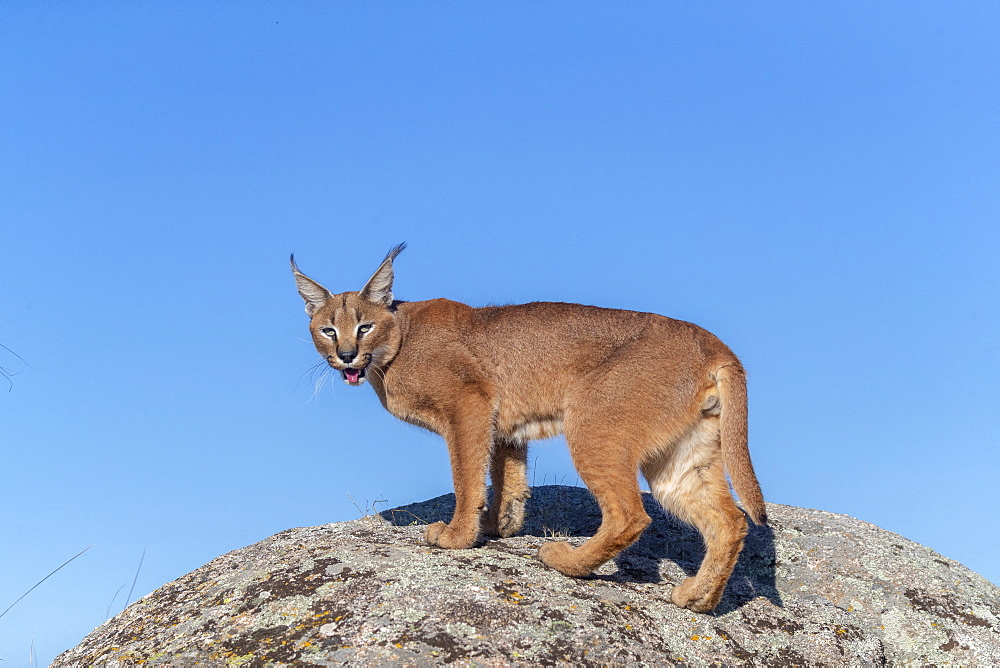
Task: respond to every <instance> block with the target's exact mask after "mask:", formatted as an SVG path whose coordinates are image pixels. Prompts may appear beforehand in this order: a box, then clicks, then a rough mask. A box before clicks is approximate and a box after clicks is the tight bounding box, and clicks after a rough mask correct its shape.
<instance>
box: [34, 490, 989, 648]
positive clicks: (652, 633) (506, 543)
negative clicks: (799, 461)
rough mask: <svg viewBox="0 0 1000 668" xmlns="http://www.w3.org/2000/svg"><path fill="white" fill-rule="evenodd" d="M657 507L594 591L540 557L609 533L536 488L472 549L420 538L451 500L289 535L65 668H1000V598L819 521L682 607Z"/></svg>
mask: <svg viewBox="0 0 1000 668" xmlns="http://www.w3.org/2000/svg"><path fill="white" fill-rule="evenodd" d="M645 501H646V509H647V512H649V514H650V516H651V517H652V518H653V520H654V521H653V524H651V525H650V527H649V528H648V529H647V530H646V532H645V533H644V534H643V536H642V538H641V539H640V540H639V541H638V542H637V543H636V544H635V545H633V546H632V547H631V548H629V549H628V550H626V551H625V552H623V553H622V554H621V555H620V556H619V557H618V558H617V559H615V560H614V561H612V562H609V563H608V564H605V565H604V566H603V567H602V568H601V569H600V570H599V571H598V572H597V573H596V574H594V576H592V577H590V578H583V579H574V578H569V577H566V576H564V575H561V574H560V573H558V572H556V571H554V570H552V569H549V568H547V567H546V566H545V565H544V564H542V563H541V562H540V561H538V560H537V559H536V558H535V552H536V551H537V549H538V547H539V546H540V545H542V544H544V543H545V542H546V541H548V540H552V538H551V536H553V535H556V534H557V535H560V536H568V538H560V540H569V541H570V542H571V543H573V544H579V543H581V542H583V541H584V540H585V539H586V537H587V536H588V535H590V534H592V533H593V531H594V530H595V529H596V528H597V526H598V524H599V523H600V511H599V509H598V508H597V505H596V503H594V501H593V499H592V498H591V497H590V495H589V494H588V492H587V491H586V490H585V489H581V488H575V487H565V486H558V485H550V486H546V487H539V488H535V489H534V490H533V492H532V498H531V500H530V502H529V508H528V519H527V522H526V524H525V527H524V530H523V531H522V532H521V533H520V534H519V535H517V536H514V537H511V538H505V539H496V540H487V541H484V542H483V544H481V545H479V546H477V547H475V548H473V549H469V550H441V549H437V548H431V547H428V546H427V545H425V544H424V543H423V541H422V532H423V526H424V524H426V523H429V522H434V521H438V520H447V519H449V517H450V514H451V511H452V509H453V506H454V496H453V495H450V494H449V495H445V496H442V497H438V498H436V499H432V500H430V501H426V502H423V503H417V504H412V505H410V506H406V507H403V508H396V509H393V510H389V511H385V512H383V513H380V514H379V515H373V516H370V517H366V518H363V519H359V520H355V521H352V522H341V523H337V524H330V525H326V526H321V527H311V528H302V529H290V530H288V531H283V532H281V533H279V534H276V535H274V536H272V537H271V538H268V539H266V540H263V541H261V542H259V543H256V544H254V545H250V546H248V547H245V548H243V549H240V550H236V551H234V552H231V553H229V554H226V555H223V556H221V557H219V558H217V559H215V560H213V561H212V562H210V563H208V564H206V565H205V566H203V567H201V568H199V569H197V570H195V571H193V572H192V573H189V574H188V575H185V576H183V577H181V578H179V579H178V580H175V581H174V582H171V583H169V584H167V585H164V586H163V587H161V588H160V589H158V590H157V591H155V592H153V593H151V594H149V595H148V596H146V597H144V598H142V599H140V600H139V601H137V602H135V603H134V604H132V605H131V606H129V607H128V608H127V609H126V610H125V611H123V612H122V613H121V614H119V615H118V616H116V617H114V618H113V619H111V620H109V621H107V622H105V623H104V624H102V625H101V626H100V627H98V628H97V629H95V630H94V631H93V632H92V633H91V634H90V635H89V636H87V637H86V638H85V639H84V640H83V641H82V642H81V643H80V644H79V645H78V646H77V647H76V648H74V649H72V650H69V651H67V652H65V653H63V654H61V655H60V656H59V657H57V659H56V661H55V662H54V664H53V665H55V666H79V665H95V666H133V665H136V664H138V663H143V664H144V665H189V664H194V663H198V664H199V665H206V666H214V665H217V666H238V665H242V666H263V665H274V664H279V665H280V664H295V665H300V666H340V665H366V664H371V665H375V664H399V665H412V666H429V665H438V664H442V663H455V664H457V665H478V666H484V665H486V666H489V665H509V664H511V663H515V664H516V663H522V664H525V665H532V664H539V665H553V664H558V663H571V664H574V665H585V666H586V665H594V666H597V665H650V666H652V665H657V666H659V665H668V664H684V665H709V664H727V665H739V664H750V665H774V664H795V665H858V664H882V665H884V664H892V665H896V664H904V663H913V664H924V665H928V664H932V665H941V664H945V663H951V664H961V665H1000V588H997V587H996V586H995V585H993V584H992V583H990V582H988V581H987V580H985V579H984V578H982V577H981V576H979V575H977V574H976V573H973V572H972V571H970V570H968V569H967V568H965V567H963V566H962V565H961V564H959V563H957V562H955V561H952V560H949V559H946V558H945V557H942V556H941V555H939V554H937V553H936V552H934V551H933V550H930V549H929V548H926V547H923V546H921V545H918V544H916V543H913V542H911V541H908V540H906V539H905V538H902V537H901V536H898V535H896V534H893V533H890V532H888V531H885V530H883V529H879V528H878V527H875V526H873V525H870V524H867V523H865V522H861V521H859V520H856V519H853V518H850V517H847V516H844V515H835V514H832V513H827V512H823V511H819V510H806V509H802V508H794V507H790V506H782V505H777V504H768V517H769V519H770V525H769V526H768V527H753V528H752V529H751V533H750V535H749V536H748V538H747V542H746V546H745V547H744V550H743V553H742V554H741V555H740V560H739V563H738V564H737V567H736V570H735V572H734V573H733V577H732V578H731V580H730V582H729V585H728V587H727V589H726V594H725V596H724V597H723V599H722V602H721V603H720V605H719V607H718V608H717V609H716V610H715V611H714V612H713V613H712V614H708V615H703V614H695V613H692V612H690V611H688V610H682V609H679V608H677V607H675V606H673V605H672V604H671V603H670V599H669V593H670V588H671V587H672V586H673V585H676V584H678V583H679V582H680V581H682V580H683V579H684V578H685V577H687V576H688V575H691V574H693V573H694V572H695V571H696V570H697V567H698V564H699V563H700V560H701V556H702V549H703V548H702V544H701V539H700V537H699V536H698V534H697V532H695V531H694V530H693V529H691V528H690V527H688V526H686V525H684V524H683V523H680V522H678V521H677V520H676V519H674V518H672V517H670V516H669V515H665V514H663V513H662V511H660V509H659V507H658V506H657V505H656V503H655V502H654V501H653V500H652V499H650V498H648V497H647V498H646V499H645Z"/></svg>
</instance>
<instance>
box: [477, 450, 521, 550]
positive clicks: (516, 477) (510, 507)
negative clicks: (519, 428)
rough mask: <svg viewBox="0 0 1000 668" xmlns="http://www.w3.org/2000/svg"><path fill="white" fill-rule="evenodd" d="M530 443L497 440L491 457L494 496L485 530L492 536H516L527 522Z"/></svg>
mask: <svg viewBox="0 0 1000 668" xmlns="http://www.w3.org/2000/svg"><path fill="white" fill-rule="evenodd" d="M527 470H528V444H527V443H524V442H521V441H508V440H501V439H498V440H497V441H496V442H494V444H493V452H492V455H491V457H490V481H491V482H492V484H493V498H492V500H491V501H490V509H489V512H488V513H487V514H486V521H485V523H484V526H483V531H484V532H485V533H487V534H488V535H491V536H501V537H503V538H506V537H508V536H513V535H514V534H516V533H517V532H518V531H520V530H521V527H522V526H523V525H524V506H525V503H526V502H527V500H528V497H530V496H531V490H530V489H529V488H528V475H527Z"/></svg>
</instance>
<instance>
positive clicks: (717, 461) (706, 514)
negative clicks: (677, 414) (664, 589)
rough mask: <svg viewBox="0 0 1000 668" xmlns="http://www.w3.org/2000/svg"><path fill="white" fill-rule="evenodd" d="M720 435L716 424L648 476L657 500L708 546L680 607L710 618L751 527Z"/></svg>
mask: <svg viewBox="0 0 1000 668" xmlns="http://www.w3.org/2000/svg"><path fill="white" fill-rule="evenodd" d="M717 434H718V432H717V431H716V430H715V428H714V424H713V423H712V422H710V421H706V422H703V423H702V425H700V427H696V428H695V430H694V431H693V433H692V434H691V435H690V436H689V437H687V438H686V439H684V441H683V442H682V443H680V444H679V445H678V446H677V447H675V448H673V449H672V450H671V452H670V453H668V455H666V456H664V457H663V458H662V459H661V460H660V461H656V462H651V463H648V464H647V465H645V466H644V467H643V473H644V474H645V475H646V479H647V480H648V481H649V485H650V488H651V489H652V490H653V494H654V495H655V496H656V498H657V500H658V501H659V502H660V504H661V505H663V507H664V508H666V509H667V510H668V511H670V512H671V513H673V514H674V515H675V516H676V517H678V518H679V519H681V520H683V521H685V522H689V523H691V524H693V525H694V526H695V527H696V528H697V529H698V531H699V532H700V533H701V536H702V538H703V539H704V541H705V558H704V559H703V560H702V562H701V567H700V568H699V569H698V573H697V574H696V575H694V576H693V577H689V578H688V579H686V580H685V581H684V582H682V583H681V584H679V585H677V586H676V587H674V590H673V592H672V594H671V596H670V599H671V600H672V601H673V602H674V604H675V605H677V606H679V607H682V608H688V609H690V610H694V611H695V612H709V611H711V610H712V609H714V608H715V606H716V605H718V603H719V600H720V599H721V598H722V593H723V591H725V588H726V582H728V581H729V576H730V575H731V574H732V572H733V568H734V567H735V566H736V560H737V558H738V557H739V554H740V550H741V549H743V538H744V537H745V536H746V534H747V522H746V518H744V517H743V513H742V511H740V509H739V507H737V505H736V503H735V502H734V501H733V497H732V495H731V494H730V493H729V485H728V484H727V483H726V475H725V470H724V468H723V462H722V453H721V448H720V447H719V443H718V435H717Z"/></svg>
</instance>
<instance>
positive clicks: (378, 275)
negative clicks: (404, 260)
mask: <svg viewBox="0 0 1000 668" xmlns="http://www.w3.org/2000/svg"><path fill="white" fill-rule="evenodd" d="M404 248H406V244H405V243H401V244H399V245H398V246H396V247H395V248H393V249H392V250H391V251H389V253H388V254H387V255H386V256H385V259H384V260H382V264H381V265H380V266H379V268H378V269H377V270H376V271H375V273H374V274H372V277H371V278H369V279H368V282H367V283H365V287H363V288H361V296H362V297H364V298H365V299H367V300H368V301H370V302H375V303H376V304H381V305H382V306H385V307H387V308H388V307H389V306H392V261H393V260H395V259H396V256H397V255H399V254H400V253H402V252H403V249H404Z"/></svg>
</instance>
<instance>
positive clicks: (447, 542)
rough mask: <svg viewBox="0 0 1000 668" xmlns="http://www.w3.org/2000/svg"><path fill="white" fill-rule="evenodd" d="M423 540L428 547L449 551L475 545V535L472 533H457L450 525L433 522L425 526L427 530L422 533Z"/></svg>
mask: <svg viewBox="0 0 1000 668" xmlns="http://www.w3.org/2000/svg"><path fill="white" fill-rule="evenodd" d="M424 540H425V541H427V542H428V543H429V544H430V545H436V546H438V547H444V548H447V549H449V550H463V549H465V548H469V547H472V546H473V545H475V544H476V534H475V533H474V532H471V533H470V532H458V531H455V530H454V529H453V528H452V526H451V525H450V524H445V523H444V522H435V523H434V524H430V525H428V526H427V530H426V531H424Z"/></svg>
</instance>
